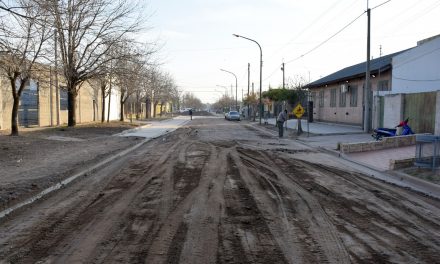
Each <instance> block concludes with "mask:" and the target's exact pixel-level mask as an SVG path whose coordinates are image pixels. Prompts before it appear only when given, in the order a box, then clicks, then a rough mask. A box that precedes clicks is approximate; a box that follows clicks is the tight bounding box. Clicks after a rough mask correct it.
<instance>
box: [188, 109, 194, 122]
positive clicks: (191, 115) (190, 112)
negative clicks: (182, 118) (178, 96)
mask: <svg viewBox="0 0 440 264" xmlns="http://www.w3.org/2000/svg"><path fill="white" fill-rule="evenodd" d="M188 113H189V116H190V117H191V120H193V110H192V109H189V111H188Z"/></svg>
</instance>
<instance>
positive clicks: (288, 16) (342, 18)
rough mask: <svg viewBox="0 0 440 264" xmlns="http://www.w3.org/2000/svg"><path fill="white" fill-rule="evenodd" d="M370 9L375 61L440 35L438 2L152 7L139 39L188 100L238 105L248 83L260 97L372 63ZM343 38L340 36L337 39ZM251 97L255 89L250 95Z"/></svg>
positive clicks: (208, 0)
mask: <svg viewBox="0 0 440 264" xmlns="http://www.w3.org/2000/svg"><path fill="white" fill-rule="evenodd" d="M367 4H368V7H369V8H370V9H371V56H372V57H373V58H377V57H379V56H381V54H382V55H387V54H390V53H394V52H397V51H400V50H404V49H407V48H411V47H414V46H416V44H417V41H419V40H422V39H425V38H428V37H431V36H435V35H439V34H440V27H439V25H440V23H439V16H440V1H439V0H391V1H388V0H369V1H367V0H308V1H305V0H303V1H299V0H290V1H289V0H185V1H181V0H180V1H179V0H149V2H148V7H147V10H148V14H146V15H148V16H149V19H148V24H149V26H150V27H151V29H150V30H148V31H147V32H146V33H144V34H143V35H142V38H146V39H149V40H158V43H160V46H161V49H160V51H159V52H158V54H157V56H158V58H159V59H160V61H161V62H162V66H161V67H162V69H163V70H164V71H166V72H169V73H170V74H171V75H172V76H173V77H174V80H175V82H176V84H177V86H178V87H179V90H180V91H182V92H183V93H188V92H190V93H193V94H194V95H195V96H197V97H198V98H199V99H201V100H202V102H204V103H213V102H215V101H216V100H218V99H219V98H220V97H221V96H222V95H224V94H225V93H227V94H228V95H230V94H231V85H232V93H233V96H234V97H235V77H234V76H233V75H232V74H230V73H227V72H224V71H221V70H220V69H224V70H227V71H230V72H232V73H234V74H235V75H236V76H237V83H238V85H237V87H238V89H237V94H238V100H239V101H240V100H241V98H242V94H244V96H246V94H247V89H248V63H250V80H251V83H252V82H253V83H254V87H255V88H254V90H255V91H256V92H258V91H259V78H260V77H259V76H260V71H259V65H260V50H259V48H258V45H257V44H255V43H254V42H251V41H249V40H246V39H243V38H237V37H234V36H233V35H232V34H239V35H242V36H245V37H247V38H250V39H253V40H255V41H257V42H258V43H259V44H260V45H261V47H262V52H263V70H262V76H263V77H262V78H263V85H262V90H263V91H266V90H268V88H269V85H270V86H271V87H272V88H276V87H280V86H282V81H283V75H282V71H281V64H282V63H283V62H284V63H285V80H286V83H288V82H290V81H298V80H301V79H302V80H304V81H305V82H306V83H307V82H309V81H314V80H317V79H319V78H321V77H324V76H326V75H329V74H331V73H333V72H335V71H338V70H340V69H342V68H345V67H348V66H351V65H354V64H357V63H360V62H364V61H365V60H366V56H367V14H366V10H367ZM338 32H339V33H338ZM251 90H252V88H251Z"/></svg>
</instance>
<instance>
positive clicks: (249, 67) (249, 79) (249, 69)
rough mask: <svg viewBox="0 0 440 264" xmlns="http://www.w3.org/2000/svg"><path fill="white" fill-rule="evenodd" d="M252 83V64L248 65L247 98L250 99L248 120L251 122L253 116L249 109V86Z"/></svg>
mask: <svg viewBox="0 0 440 264" xmlns="http://www.w3.org/2000/svg"><path fill="white" fill-rule="evenodd" d="M250 81H251V64H250V63H248V93H247V97H248V104H247V108H248V109H247V110H248V118H249V120H251V114H250V109H249V85H250Z"/></svg>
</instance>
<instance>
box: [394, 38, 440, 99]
mask: <svg viewBox="0 0 440 264" xmlns="http://www.w3.org/2000/svg"><path fill="white" fill-rule="evenodd" d="M392 67H393V72H392V79H391V84H392V89H391V93H393V94H399V93H420V92H430V91H437V90H440V35H437V36H434V37H431V38H428V39H425V40H421V41H419V42H417V46H416V47H414V48H412V49H409V50H407V51H405V52H402V53H400V54H398V55H395V56H394V57H393V58H392Z"/></svg>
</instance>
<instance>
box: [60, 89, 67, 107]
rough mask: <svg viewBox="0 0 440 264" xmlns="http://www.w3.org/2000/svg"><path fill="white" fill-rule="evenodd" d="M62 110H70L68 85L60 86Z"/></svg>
mask: <svg viewBox="0 0 440 264" xmlns="http://www.w3.org/2000/svg"><path fill="white" fill-rule="evenodd" d="M60 110H68V104H67V87H65V86H60Z"/></svg>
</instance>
